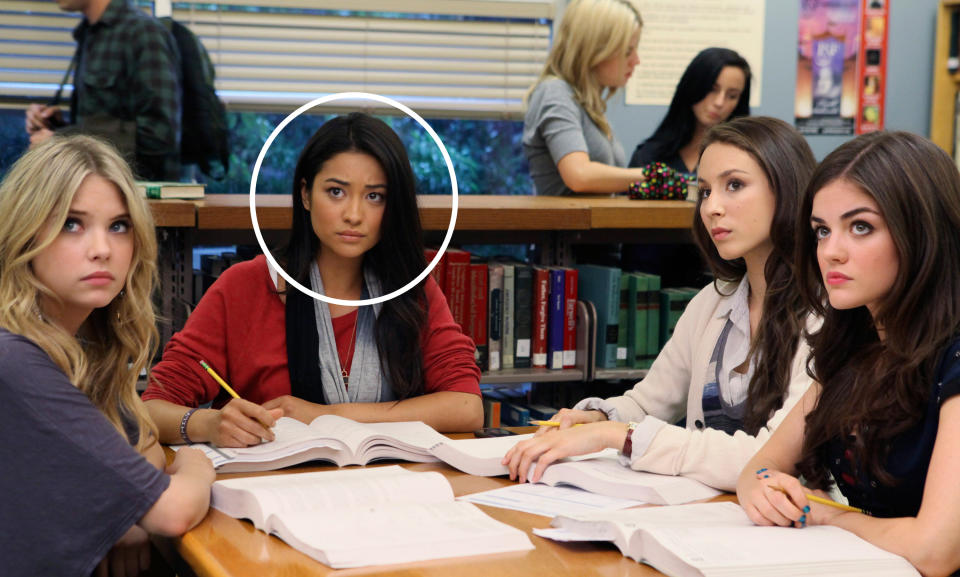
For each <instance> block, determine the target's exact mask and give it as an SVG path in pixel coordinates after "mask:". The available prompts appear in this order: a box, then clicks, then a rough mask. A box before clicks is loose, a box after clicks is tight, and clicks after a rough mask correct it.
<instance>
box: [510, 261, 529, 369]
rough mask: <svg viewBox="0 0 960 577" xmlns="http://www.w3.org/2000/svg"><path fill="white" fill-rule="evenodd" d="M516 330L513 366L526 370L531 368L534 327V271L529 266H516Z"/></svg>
mask: <svg viewBox="0 0 960 577" xmlns="http://www.w3.org/2000/svg"><path fill="white" fill-rule="evenodd" d="M513 276H514V290H513V295H514V299H513V302H514V307H513V316H514V325H513V326H514V328H513V333H514V337H515V346H514V349H513V351H514V356H513V366H514V367H516V368H518V369H526V368H529V367H530V366H531V358H530V344H531V342H530V339H531V337H532V328H531V327H532V326H533V269H532V268H530V266H528V265H519V264H518V265H514V275H513Z"/></svg>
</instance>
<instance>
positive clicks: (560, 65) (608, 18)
mask: <svg viewBox="0 0 960 577" xmlns="http://www.w3.org/2000/svg"><path fill="white" fill-rule="evenodd" d="M642 27H643V18H641V17H640V11H639V10H637V8H636V7H635V6H634V5H633V4H632V3H631V2H630V0H574V1H573V2H571V3H570V5H569V6H567V8H566V10H565V11H564V13H563V18H562V19H561V20H560V27H559V28H558V29H557V34H556V37H555V38H554V39H553V46H552V47H551V48H550V54H549V56H547V62H546V64H545V65H544V67H543V72H542V73H541V74H540V78H538V79H537V81H536V83H534V85H533V86H532V87H531V88H530V90H529V91H528V92H527V98H529V97H530V94H531V93H533V91H534V90H535V89H536V88H537V86H539V85H540V83H541V82H543V81H544V80H548V79H550V78H560V79H562V80H564V81H566V83H567V84H569V85H570V86H571V88H573V94H574V97H575V98H576V99H577V102H579V103H580V105H581V106H583V109H584V110H586V112H587V115H589V116H590V119H591V120H593V122H594V124H596V125H597V126H598V127H599V128H600V130H602V131H603V133H604V134H606V135H607V138H610V137H611V136H612V135H613V132H612V131H611V130H610V123H608V122H607V118H606V112H607V100H609V99H610V97H611V96H613V95H614V94H615V93H616V91H617V89H616V88H608V89H607V90H606V91H605V90H604V87H603V86H601V85H600V83H599V82H598V81H597V77H596V75H595V74H594V72H593V68H594V67H595V66H596V65H597V64H600V63H601V62H603V61H604V60H606V59H607V58H610V57H611V56H613V55H614V54H622V53H626V52H627V50H628V49H629V47H630V46H629V44H630V37H631V36H633V33H634V32H636V31H637V30H639V29H640V28H642ZM604 92H606V94H604Z"/></svg>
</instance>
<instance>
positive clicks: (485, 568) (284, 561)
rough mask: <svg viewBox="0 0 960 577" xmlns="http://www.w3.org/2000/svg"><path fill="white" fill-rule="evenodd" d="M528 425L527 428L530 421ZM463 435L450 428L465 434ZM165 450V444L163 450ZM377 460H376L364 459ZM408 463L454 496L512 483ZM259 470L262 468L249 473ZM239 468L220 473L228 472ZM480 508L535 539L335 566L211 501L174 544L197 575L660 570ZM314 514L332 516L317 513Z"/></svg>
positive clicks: (557, 575) (529, 517)
mask: <svg viewBox="0 0 960 577" xmlns="http://www.w3.org/2000/svg"><path fill="white" fill-rule="evenodd" d="M527 429H530V430H532V427H528V428H527ZM467 436H469V435H451V437H454V438H464V437H467ZM169 453H172V452H169ZM370 466H380V465H370ZM401 466H403V467H405V468H407V469H409V470H411V471H438V472H440V473H442V474H443V475H444V476H445V477H446V478H447V480H449V481H450V485H451V486H452V487H453V492H454V494H455V495H456V496H458V497H459V496H461V495H467V494H470V493H476V492H478V491H486V490H489V489H496V488H498V487H502V486H505V485H508V484H510V483H511V481H509V480H508V479H507V478H506V477H474V476H471V475H467V474H466V473H462V472H460V471H458V470H456V469H453V468H452V467H450V466H448V465H446V464H444V463H401ZM332 469H335V467H334V466H323V465H321V466H304V467H294V468H291V469H285V470H283V471H274V472H273V473H270V474H288V473H299V472H306V471H322V470H332ZM252 474H263V473H251V475H252ZM237 476H244V475H243V474H228V475H219V476H218V477H217V478H218V479H227V478H233V477H237ZM480 508H481V509H483V510H484V512H485V513H487V514H488V515H490V516H491V517H493V518H494V519H497V520H498V521H502V522H504V523H507V524H508V525H512V526H513V527H517V528H518V529H521V530H523V531H525V532H526V533H527V534H528V535H529V536H530V541H531V542H532V543H533V545H534V546H535V547H536V548H535V549H534V550H532V551H523V552H518V553H501V554H494V555H482V556H472V557H456V558H453V559H438V560H433V561H421V562H416V563H404V564H401V565H387V566H383V565H380V566H373V567H361V568H356V569H339V570H334V569H331V568H330V567H327V566H326V565H323V564H321V563H319V562H317V561H314V560H313V559H311V558H310V557H307V556H306V555H304V554H303V553H300V552H299V551H297V550H295V549H293V548H292V547H290V546H289V545H287V544H286V543H284V542H283V541H281V540H280V539H278V538H276V537H274V536H272V535H267V534H266V533H263V532H262V531H258V530H256V529H254V528H253V524H252V523H250V522H249V521H240V520H238V519H234V518H232V517H229V516H228V515H225V514H224V513H222V512H220V511H217V510H215V509H211V510H210V512H209V513H208V514H207V516H206V518H204V520H203V521H201V522H200V524H199V525H197V526H196V527H195V528H194V529H192V530H191V531H189V532H188V533H187V534H186V535H184V536H183V537H181V538H180V539H179V540H178V541H177V542H176V548H177V552H178V553H179V554H180V556H181V557H182V558H183V559H184V561H186V562H187V563H188V564H189V565H190V567H191V568H192V569H193V570H194V571H195V572H196V574H197V575H198V577H246V576H249V577H266V576H271V575H276V576H283V577H301V576H308V575H330V574H337V575H374V574H376V575H394V576H398V577H400V576H402V577H433V576H441V575H443V576H447V575H457V576H464V577H470V576H477V577H488V576H495V577H533V576H549V577H561V576H567V575H568V576H571V577H573V576H577V577H580V576H591V575H596V576H617V577H621V576H623V577H628V576H637V577H642V576H653V575H661V573H660V572H659V571H657V570H655V569H653V568H651V567H649V566H647V565H642V564H640V563H636V562H634V561H633V560H631V559H629V558H627V557H624V556H623V555H621V554H620V551H619V550H617V548H616V547H614V546H613V545H612V544H608V543H556V542H554V541H550V540H549V539H543V538H541V537H537V536H536V535H533V532H532V530H533V529H534V528H546V527H549V526H550V518H548V517H542V516H540V515H533V514H530V513H523V512H520V511H511V510H508V509H498V508H495V507H487V506H483V505H480ZM317 522H327V523H329V522H335V521H330V520H327V521H323V520H320V519H318V521H317Z"/></svg>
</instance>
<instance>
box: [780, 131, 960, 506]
mask: <svg viewBox="0 0 960 577" xmlns="http://www.w3.org/2000/svg"><path fill="white" fill-rule="evenodd" d="M838 180H843V181H846V182H847V183H849V184H852V185H854V186H856V187H857V188H859V189H860V190H862V191H863V192H864V193H866V194H868V195H870V197H872V198H873V199H874V201H876V203H877V205H878V206H879V207H880V212H881V213H882V215H883V218H884V220H885V221H886V224H887V227H888V228H889V231H890V236H891V237H892V238H893V243H894V245H895V246H896V250H897V255H898V257H899V263H900V265H899V271H898V274H897V277H896V280H895V281H894V284H893V286H892V287H891V289H890V292H889V293H887V295H886V296H885V297H884V298H883V299H882V301H881V302H880V303H878V306H877V307H876V309H875V312H876V317H875V318H874V317H872V316H871V314H870V312H869V311H868V310H867V308H866V307H865V306H861V307H857V308H854V309H849V310H837V309H834V308H833V307H831V306H830V304H829V301H828V300H827V296H826V291H825V289H824V286H823V279H822V276H821V274H820V267H819V264H818V262H817V243H816V239H815V238H814V235H813V233H812V232H811V226H810V213H811V210H812V206H813V199H814V197H815V196H816V195H817V193H818V192H819V191H820V190H822V189H823V188H824V187H825V186H827V185H828V184H830V183H832V182H836V181H838ZM800 215H801V216H800V220H799V222H798V229H797V256H796V259H797V260H796V262H797V266H798V267H799V268H798V271H797V274H798V278H799V282H800V286H801V290H802V291H803V294H804V296H805V298H806V301H807V302H808V303H809V305H810V306H811V307H812V308H813V310H815V311H817V312H818V313H820V314H821V315H822V316H823V326H822V327H821V329H820V330H819V331H818V332H816V333H814V334H811V335H809V336H808V340H809V342H810V346H811V349H812V357H811V362H810V364H809V366H808V371H809V372H810V375H811V376H812V377H813V378H814V379H816V380H817V382H819V383H820V385H821V387H822V389H821V393H820V397H819V400H818V401H817V405H816V407H815V408H814V409H813V410H812V411H810V413H808V414H807V418H806V434H805V435H804V439H803V450H802V453H801V457H800V462H799V463H797V468H798V469H799V471H800V473H801V474H803V476H804V477H805V478H806V479H807V481H808V482H809V483H810V484H811V486H813V487H820V488H826V487H828V486H829V485H830V484H831V482H830V480H829V479H830V477H829V475H828V473H827V468H826V465H825V463H824V461H823V460H822V458H821V456H822V451H823V449H824V447H825V444H826V443H827V442H828V441H829V440H830V439H834V438H837V437H840V438H844V437H845V436H847V435H851V434H855V435H856V441H855V443H854V446H853V449H854V457H855V459H856V462H857V463H858V464H859V466H860V468H861V470H864V471H869V472H870V474H872V475H873V476H875V477H876V478H878V479H879V480H880V481H881V482H883V483H884V484H887V485H891V484H894V483H896V479H894V478H893V477H892V476H891V475H890V474H889V473H888V472H887V471H886V470H885V468H884V467H885V462H886V457H887V451H888V449H889V443H888V442H889V441H890V440H891V439H893V438H894V437H895V436H897V435H899V434H900V433H903V432H904V431H906V430H907V429H909V428H910V427H912V426H914V425H915V424H916V423H917V422H918V421H919V420H920V418H921V417H922V415H923V410H924V404H925V403H926V401H927V398H928V395H929V393H930V385H931V383H932V381H931V379H933V378H934V376H935V375H934V373H935V371H936V365H937V362H938V361H939V357H940V355H941V353H942V351H943V349H944V347H946V346H947V345H948V344H949V342H950V341H951V340H952V339H953V338H954V337H955V336H956V335H957V331H958V329H960V232H958V231H960V174H958V173H957V166H956V164H954V162H953V160H952V159H951V158H950V157H949V156H948V155H947V154H946V153H945V152H944V151H943V150H941V149H940V148H939V147H937V146H936V145H934V144H933V143H932V142H930V141H929V140H927V139H925V138H923V137H920V136H917V135H915V134H910V133H907V132H875V133H871V134H866V135H863V136H859V137H857V138H855V139H853V140H851V141H849V142H847V143H845V144H843V145H841V146H840V147H839V148H837V149H836V150H835V151H833V152H832V153H830V155H828V156H827V157H826V158H825V159H824V160H823V162H822V163H821V164H820V166H819V168H817V171H816V173H814V175H813V179H812V180H811V181H810V186H808V187H807V190H806V192H805V193H804V195H803V199H802V202H801V211H800ZM877 326H881V327H883V332H884V339H883V340H882V341H881V340H880V337H879V334H878V332H877Z"/></svg>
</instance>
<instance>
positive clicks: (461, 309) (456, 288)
mask: <svg viewBox="0 0 960 577" xmlns="http://www.w3.org/2000/svg"><path fill="white" fill-rule="evenodd" d="M443 260H444V261H446V269H447V270H446V273H445V274H444V279H443V283H444V284H443V286H442V287H441V288H443V294H444V295H445V296H446V297H447V302H448V303H449V304H450V313H451V314H453V320H454V321H456V322H457V324H458V325H460V328H461V329H462V330H463V331H464V332H466V329H467V300H468V299H469V297H470V295H468V294H467V290H468V289H469V280H468V278H467V276H468V274H469V272H468V268H469V266H470V253H469V252H467V251H465V250H459V249H449V250H447V252H446V253H444V255H443Z"/></svg>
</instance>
